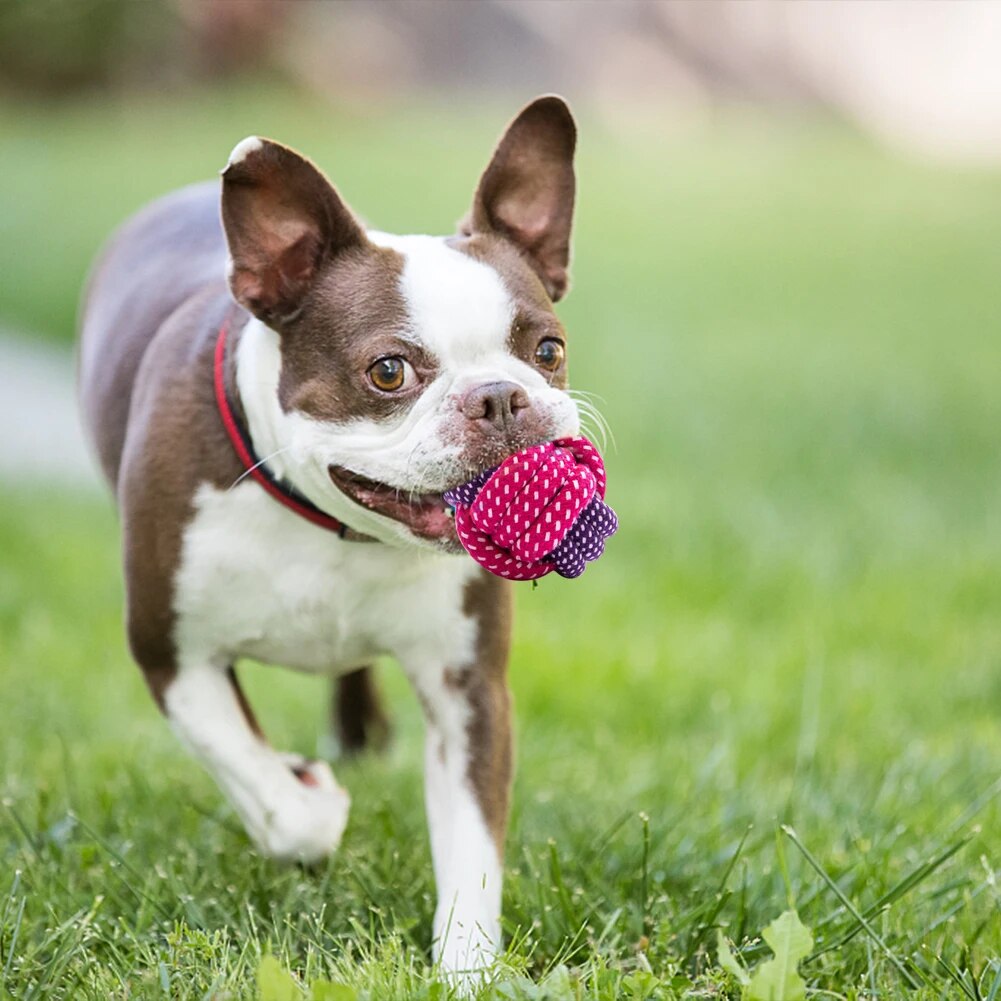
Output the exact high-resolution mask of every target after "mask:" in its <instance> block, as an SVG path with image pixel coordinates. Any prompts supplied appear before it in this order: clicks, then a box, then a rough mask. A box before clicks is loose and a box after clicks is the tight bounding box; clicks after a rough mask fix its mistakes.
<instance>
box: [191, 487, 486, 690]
mask: <svg viewBox="0 0 1001 1001" xmlns="http://www.w3.org/2000/svg"><path fill="white" fill-rule="evenodd" d="M195 508H196V514H195V516H194V518H193V519H192V520H191V522H190V523H189V524H188V526H187V528H186V529H185V532H184V539H183V546H182V557H181V564H180V567H179V569H178V573H177V578H176V589H175V601H174V607H175V610H176V612H177V626H176V632H175V639H176V643H177V648H178V655H179V657H180V658H181V659H182V661H183V660H191V661H205V660H210V661H223V660H232V659H234V658H236V657H241V656H242V657H252V658H254V659H257V660H262V661H266V662H271V663H277V664H281V665H283V666H286V667H294V668H299V669H301V670H307V671H320V672H336V671H344V670H348V669H350V668H352V667H355V666H358V665H360V664H362V663H365V662H366V661H368V660H369V659H370V658H372V657H375V656H379V655H381V654H392V655H394V656H396V657H398V658H400V659H401V660H407V659H416V660H418V661H426V660H432V661H438V662H444V663H453V664H455V663H459V662H461V661H465V660H466V659H467V658H468V657H469V656H470V655H471V652H472V647H473V644H474V627H473V623H472V622H471V620H470V619H469V618H468V617H467V616H466V615H465V614H464V613H463V597H464V590H465V586H466V584H467V582H468V581H469V580H470V578H471V576H472V572H473V571H472V570H471V562H470V561H466V560H464V559H462V558H461V557H454V556H441V555H437V554H434V553H425V552H422V551H418V550H401V549H396V548H392V547H389V546H385V545H382V544H380V543H366V542H345V541H343V540H341V539H339V538H337V537H336V536H334V535H333V534H331V533H329V532H327V531H326V530H324V529H320V528H317V527H316V526H314V525H312V524H310V523H308V522H306V521H305V520H303V519H302V518H300V517H298V516H297V515H296V514H294V513H292V512H290V511H288V510H287V509H286V508H284V507H282V506H281V505H279V504H277V503H275V501H274V500H273V499H271V498H270V497H268V496H267V494H265V493H264V491H262V490H261V489H260V487H259V486H258V485H257V484H256V483H251V482H246V483H242V484H240V485H239V486H237V487H235V488H234V489H232V490H227V491H221V490H216V489H213V488H211V487H208V486H203V487H201V488H200V490H199V492H198V494H197V495H196V499H195Z"/></svg>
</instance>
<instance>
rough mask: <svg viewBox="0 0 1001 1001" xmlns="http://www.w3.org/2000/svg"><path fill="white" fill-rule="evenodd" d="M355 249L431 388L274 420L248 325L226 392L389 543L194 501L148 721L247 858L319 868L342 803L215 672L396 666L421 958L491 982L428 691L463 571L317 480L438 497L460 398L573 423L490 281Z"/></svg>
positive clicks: (464, 837)
mask: <svg viewBox="0 0 1001 1001" xmlns="http://www.w3.org/2000/svg"><path fill="white" fill-rule="evenodd" d="M259 146H260V141H259V140H257V139H256V138H252V139H248V140H244V142H242V143H240V144H239V145H238V146H237V147H236V149H235V150H234V151H233V156H232V157H231V159H230V162H231V163H234V162H238V161H239V159H241V158H242V157H244V156H247V155H248V154H249V153H250V152H252V151H253V150H254V149H257V148H259ZM371 236H372V239H373V240H374V241H375V242H377V243H380V244H381V245H383V246H388V247H392V248H393V249H395V250H397V251H398V252H399V253H401V254H403V256H404V267H403V272H402V277H401V284H400V290H401V293H402V294H403V297H404V299H405V301H406V304H407V310H408V316H407V322H406V326H405V329H403V330H400V331H398V332H397V333H398V335H399V336H400V337H401V338H402V339H404V340H411V341H417V342H419V343H420V344H421V345H422V346H423V348H424V349H425V350H426V351H428V352H430V353H432V354H433V355H434V356H435V358H436V359H437V362H438V375H437V376H436V378H435V380H434V381H433V382H432V383H431V384H430V385H429V386H427V387H425V389H424V391H423V392H422V393H421V395H420V397H419V398H418V399H417V401H416V402H415V403H414V405H413V406H412V407H411V408H410V409H409V410H408V411H407V412H406V413H404V414H403V415H402V416H400V417H398V418H396V419H393V420H387V421H374V420H369V419H362V418H358V419H354V420H350V421H346V422H344V423H333V422H323V421H318V420H315V419H312V418H309V417H307V416H306V415H304V414H301V413H286V412H285V411H284V410H283V409H282V407H281V405H280V403H279V400H278V381H279V376H280V374H281V345H280V342H279V337H278V335H277V334H276V333H275V332H274V331H272V330H270V329H269V328H268V327H266V326H265V325H264V324H263V323H260V322H258V321H256V320H255V321H251V322H250V323H249V324H248V325H247V327H246V328H245V329H244V332H243V335H242V337H241V340H240V346H239V352H238V355H237V388H238V391H239V394H240V399H241V402H242V403H243V407H244V410H245V412H246V415H247V422H248V428H249V431H250V435H251V438H252V440H253V443H254V447H255V449H256V451H257V453H258V455H259V456H260V457H261V458H262V459H266V461H267V462H268V464H269V465H270V467H271V468H272V469H273V470H274V471H275V472H276V473H277V474H278V475H279V476H282V477H284V478H285V479H287V480H288V481H289V482H291V483H293V484H294V485H295V486H296V487H297V488H298V489H299V490H300V491H302V492H303V493H304V494H305V495H306V496H307V497H309V498H310V499H311V500H312V501H313V502H314V503H315V504H316V505H317V506H318V507H320V508H321V509H323V510H325V511H327V512H329V513H330V514H332V515H333V516H334V517H336V518H338V519H340V520H342V521H344V522H345V523H346V524H348V525H350V526H351V527H352V528H354V529H356V530H358V531H360V532H363V533H365V534H367V535H371V536H373V537H374V538H376V539H379V540H381V541H383V542H386V543H390V544H389V545H373V544H366V543H357V542H345V541H344V540H342V539H340V538H339V537H338V536H336V535H335V534H333V533H331V532H325V531H323V530H321V529H319V528H317V527H316V526H315V525H312V524H310V523H308V522H307V521H305V520H304V519H302V518H300V517H299V516H298V515H296V514H294V513H293V512H291V511H289V510H288V509H287V508H285V507H283V506H282V505H280V504H277V503H276V502H275V501H274V500H273V499H272V498H271V497H269V496H268V495H267V494H266V493H265V492H264V491H263V490H262V489H261V488H260V487H259V486H258V485H257V484H256V483H254V482H252V481H249V480H246V481H243V482H241V483H239V484H238V485H236V486H234V487H233V488H231V489H229V490H219V489H216V488H213V487H210V486H208V485H203V486H202V487H201V489H200V490H199V491H198V493H197V495H196V496H195V498H194V506H195V514H194V516H193V518H192V520H191V521H190V523H189V524H188V525H187V527H186V528H185V531H184V536H183V540H182V554H181V562H180V566H179V568H178V572H177V577H176V582H175V583H176V596H175V609H176V612H177V625H176V629H175V642H176V645H177V650H178V661H179V664H180V670H179V673H178V676H177V678H176V679H175V680H174V682H173V683H172V684H171V686H170V687H169V688H168V690H167V693H166V697H165V707H166V710H167V713H168V715H169V717H170V719H171V721H172V723H173V725H174V727H175V729H176V730H177V732H178V733H179V735H180V736H181V738H182V739H183V740H184V741H185V743H187V744H188V746H189V747H191V748H192V750H193V751H194V752H195V753H196V754H197V755H198V756H199V757H200V758H201V759H202V761H203V762H204V763H205V765H206V766H207V767H208V768H209V769H210V771H211V772H212V773H213V775H214V776H215V778H216V780H217V781H218V783H219V785H220V786H221V788H222V789H223V791H224V792H225V794H226V795H227V796H228V797H229V799H230V801H231V802H232V803H233V805H234V807H235V809H236V810H237V811H238V812H239V814H240V816H241V818H242V819H243V821H244V823H245V824H246V826H247V829H248V831H249V832H250V834H251V836H252V837H253V838H254V840H255V841H256V842H257V844H258V845H259V846H260V847H261V849H262V850H263V851H265V852H267V853H269V854H272V855H276V856H279V857H285V858H302V859H311V858H316V857H319V856H321V855H323V854H325V853H326V852H328V851H331V850H332V849H333V848H334V847H336V845H337V843H338V842H339V840H340V837H341V834H342V832H343V830H344V825H345V823H346V819H347V812H348V797H347V794H346V793H345V792H344V791H343V790H342V789H340V788H339V787H338V786H337V783H336V782H335V780H334V778H333V775H332V774H330V772H329V769H326V768H325V766H322V765H319V764H316V763H313V764H312V765H310V766H309V767H310V773H311V775H312V776H313V779H314V781H315V782H316V783H317V784H316V786H306V785H304V784H303V783H302V782H300V781H299V780H298V779H297V778H296V777H295V776H294V774H293V772H292V767H294V766H298V767H301V766H302V764H303V762H302V761H301V760H300V759H297V758H294V756H293V757H292V758H290V757H289V756H288V755H284V754H281V753H279V752H277V751H274V750H273V749H271V748H270V747H268V746H267V745H266V744H265V743H264V742H263V741H261V740H260V739H259V738H257V737H256V736H255V735H254V734H253V732H252V731H251V729H250V727H249V726H248V725H247V723H246V721H245V719H244V717H243V714H242V712H241V710H240V707H239V704H238V702H237V699H236V696H235V693H234V691H233V688H232V686H231V685H230V683H229V680H228V679H227V677H226V674H225V671H226V668H227V666H228V665H230V664H232V663H233V662H234V661H235V660H236V659H238V658H240V657H251V658H255V659H259V660H264V661H269V662H276V663H280V664H283V665H285V666H289V667H297V668H300V669H303V670H308V671H317V672H324V673H336V672H338V671H345V670H348V669H350V668H353V667H356V666H358V665H361V664H364V663H368V662H370V661H371V660H372V658H374V657H377V656H379V655H382V654H389V655H393V656H395V657H396V658H397V659H398V660H399V661H400V663H401V664H402V665H403V668H404V670H405V671H406V673H407V674H408V676H409V677H410V679H411V681H412V682H413V684H414V686H415V688H417V689H418V691H419V692H420V693H421V695H422V702H423V704H424V706H425V709H426V714H427V718H428V732H427V749H426V761H425V766H426V778H427V784H426V802H427V811H428V820H429V824H430V830H431V844H432V854H433V857H434V868H435V878H436V881H437V885H438V891H439V901H438V906H437V910H436V912H435V919H434V937H435V950H436V956H437V957H438V959H439V960H440V961H441V963H442V965H443V967H444V968H445V969H446V970H448V971H450V972H453V973H458V974H460V975H461V973H462V971H467V972H468V971H476V970H481V969H483V968H485V967H486V966H487V965H489V963H490V962H491V960H492V958H493V956H494V955H495V954H496V951H497V950H498V949H499V947H500V937H501V936H500V901H501V880H502V868H501V860H500V858H499V856H498V851H497V846H496V845H495V843H494V840H493V838H492V837H491V835H490V832H489V831H488V829H487V826H486V823H485V821H484V818H483V814H482V810H481V808H480V805H479V803H478V802H477V799H476V795H475V793H474V791H473V788H472V786H471V784H470V778H469V760H470V748H469V746H468V741H469V737H468V722H469V718H468V713H469V711H470V710H469V703H468V698H467V697H466V695H465V694H464V693H463V692H462V691H460V690H456V689H455V687H454V686H450V685H449V684H447V683H446V680H445V671H446V669H449V668H451V669H462V668H464V667H467V666H470V665H472V664H473V658H474V655H475V640H476V627H475V624H474V621H473V620H472V619H471V618H469V617H467V616H466V615H465V614H464V612H463V597H464V593H465V589H466V586H467V584H468V583H469V582H470V580H472V578H473V576H474V575H475V574H476V573H478V572H479V571H478V570H477V568H476V566H475V564H474V563H473V562H472V561H471V560H469V559H468V558H467V557H465V556H455V555H448V554H445V553H442V552H440V551H429V550H427V549H419V548H415V544H417V545H420V543H419V542H418V540H416V539H415V538H414V537H412V536H411V534H410V532H409V530H407V529H406V528H404V527H403V526H402V525H400V524H399V523H397V522H395V521H393V520H391V519H389V518H386V517H384V516H382V515H379V514H376V513H374V512H372V511H369V510H367V509H365V508H363V507H360V506H359V505H357V504H355V503H354V502H353V501H351V500H350V499H349V498H347V497H346V496H345V495H344V494H342V493H341V492H340V491H339V490H337V489H336V488H335V487H334V485H333V482H332V481H331V479H330V476H329V473H328V466H329V465H330V464H332V463H335V464H338V465H344V466H348V467H349V468H351V469H353V470H355V471H356V472H358V473H361V474H362V475H364V476H368V477H370V478H372V479H376V480H380V481H382V482H384V483H388V484H390V485H392V486H396V487H398V488H400V489H401V490H408V489H412V490H415V491H420V492H428V491H432V490H436V491H438V490H442V489H444V488H446V487H448V486H451V485H453V484H454V483H455V482H456V481H457V479H459V478H461V476H462V474H463V473H467V472H468V470H464V469H463V468H462V466H461V460H460V454H459V449H458V447H457V446H456V445H455V444H454V442H453V438H454V436H455V425H456V424H457V423H458V424H460V426H461V421H458V420H457V408H458V401H459V399H460V398H461V396H462V394H463V393H464V392H465V391H466V390H467V389H468V388H470V387H472V386H475V385H477V384H480V383H484V382H491V381H496V380H507V381H511V382H514V383H516V384H517V385H519V386H521V387H522V388H523V389H524V391H525V392H526V393H527V394H528V395H529V397H530V398H531V400H532V402H533V404H534V406H535V407H536V408H538V409H539V411H540V412H542V413H544V414H547V415H548V418H549V424H550V427H551V436H552V437H554V438H555V437H560V436H562V435H569V434H576V433H577V432H578V430H579V420H578V416H577V410H576V407H575V405H574V404H573V402H572V401H571V400H570V398H569V397H568V396H567V395H566V394H565V393H563V392H561V391H559V390H556V389H553V388H552V387H551V386H550V385H549V384H548V382H547V380H546V379H545V378H544V377H543V375H542V374H541V373H540V372H539V371H537V370H536V369H534V368H533V367H532V366H530V365H527V364H526V363H524V362H522V361H520V360H518V359H517V358H514V357H513V356H512V355H511V354H510V353H509V351H508V348H507V341H508V335H509V330H510V326H511V322H512V318H513V311H514V307H513V303H512V299H511V296H510V294H509V293H508V291H507V289H506V288H505V287H504V283H503V281H502V280H501V278H500V276H499V275H498V274H497V272H496V271H494V270H493V269H492V268H490V267H488V266H487V265H486V264H483V263H481V262H478V261H475V260H473V259H472V258H470V257H468V256H467V255H464V254H462V253H460V252H458V251H455V250H453V249H451V248H450V247H448V246H447V245H446V243H445V242H444V241H443V240H441V239H437V238H432V237H425V236H417V237H392V236H387V235H385V234H371ZM373 360H374V359H373ZM359 378H364V373H359ZM450 432H451V434H450Z"/></svg>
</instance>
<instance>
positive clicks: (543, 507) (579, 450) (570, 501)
mask: <svg viewBox="0 0 1001 1001" xmlns="http://www.w3.org/2000/svg"><path fill="white" fill-rule="evenodd" d="M444 496H445V502H446V503H447V504H450V505H451V506H452V507H453V508H455V528H456V531H457V532H458V535H459V541H460V542H461V543H462V544H463V546H464V547H465V549H466V552H468V553H469V555H470V556H472V557H473V559H474V560H476V562H477V563H479V564H480V566H483V567H485V568H486V569H487V570H489V571H490V572H491V573H492V574H496V575H497V576H498V577H507V578H508V579H509V580H535V578H537V577H543V576H545V575H546V574H547V573H551V572H552V571H553V570H555V571H556V572H557V573H558V574H560V576H562V577H579V576H580V575H581V574H582V573H583V572H584V568H585V567H586V565H587V563H588V562H589V561H591V560H596V559H597V558H598V557H599V556H600V555H601V554H602V552H604V549H605V539H607V538H608V537H609V536H611V535H612V534H613V533H614V532H615V530H616V529H617V528H618V527H619V523H618V520H617V519H616V517H615V512H614V511H613V510H612V509H611V508H610V507H609V506H608V505H607V504H606V503H605V464H604V463H603V462H602V461H601V456H600V455H599V454H598V450H597V449H596V448H595V447H594V445H592V444H591V442H589V441H588V440H587V438H560V439H559V440H558V441H554V442H550V443H548V444H546V445H533V446H532V447H531V448H526V449H524V450H523V451H521V452H516V453H515V454H514V455H511V456H508V458H506V459H505V460H504V461H503V462H502V463H501V464H500V465H499V466H496V467H495V468H494V469H488V470H486V472H483V473H480V474H479V476H477V477H475V478H474V479H472V480H470V481H469V482H468V483H465V484H463V485H462V486H461V487H456V488H455V489H453V490H449V491H447V492H446V493H445V495H444Z"/></svg>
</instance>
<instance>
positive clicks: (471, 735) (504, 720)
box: [408, 578, 511, 983]
mask: <svg viewBox="0 0 1001 1001" xmlns="http://www.w3.org/2000/svg"><path fill="white" fill-rule="evenodd" d="M494 581H496V578H494ZM498 584H500V586H496V585H495V584H494V583H492V582H491V583H488V584H486V585H485V586H484V587H482V588H478V589H477V590H478V591H480V592H481V594H482V596H483V598H484V599H489V601H486V602H485V603H484V604H482V605H481V606H480V608H479V609H477V611H476V615H475V620H476V622H477V630H478V639H477V643H476V654H475V656H474V658H473V660H472V662H471V663H468V664H465V665H462V666H458V667H455V666H446V665H444V664H441V663H431V662H428V663H423V664H416V665H413V670H408V673H409V674H410V675H411V678H412V680H413V682H414V685H415V687H416V688H417V691H418V694H419V696H420V700H421V704H422V706H423V708H424V714H425V719H426V725H427V735H426V743H425V801H426V806H427V815H428V825H429V828H430V836H431V853H432V857H433V861H434V874H435V882H436V884H437V891H438V903H437V908H436V910H435V917H434V929H433V935H434V955H435V959H436V960H437V961H438V962H440V964H441V966H442V968H443V969H444V970H445V971H446V972H447V973H449V974H451V975H453V976H456V977H457V978H458V979H459V980H461V981H462V982H467V983H468V982H471V981H472V980H475V979H476V978H477V975H478V973H479V971H481V970H483V969H484V968H485V967H487V966H489V965H490V963H491V962H492V960H493V958H494V957H495V956H496V955H497V953H498V952H499V950H500V946H501V933H500V912H501V882H502V869H503V846H504V835H505V831H506V827H507V812H508V800H509V794H510V785H511V719H510V695H509V693H508V688H507V653H508V633H509V618H510V610H509V594H508V591H507V589H506V586H505V585H504V584H503V583H501V582H498Z"/></svg>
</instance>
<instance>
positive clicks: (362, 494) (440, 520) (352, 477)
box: [327, 466, 458, 545]
mask: <svg viewBox="0 0 1001 1001" xmlns="http://www.w3.org/2000/svg"><path fill="white" fill-rule="evenodd" d="M327 468H328V471H329V473H330V479H331V480H332V481H333V483H334V486H335V487H337V489H338V490H340V491H341V492H342V493H344V494H346V495H347V496H348V497H349V498H350V499H351V500H353V501H354V502H355V503H356V504H360V505H361V506H362V507H364V508H367V509H368V510H369V511H374V512H375V513H376V514H381V515H384V516H385V517H387V518H392V519H393V521H398V522H400V523H401V524H402V525H405V526H406V527H407V528H409V529H410V531H411V532H413V534H414V535H416V536H418V537H419V538H422V539H427V540H429V541H432V542H441V543H446V544H451V543H455V544H456V545H457V544H458V536H457V535H456V534H455V519H454V518H453V517H452V513H451V510H450V508H449V507H448V505H447V504H446V503H445V501H444V499H443V498H442V495H441V494H440V493H430V494H422V493H414V492H413V491H409V490H401V489H399V488H398V487H391V486H390V485H389V484H388V483H380V482H379V481H378V480H370V479H369V478H368V477H367V476H362V475H361V474H359V473H356V472H353V471H352V470H350V469H346V468H345V467H344V466H328V467H327Z"/></svg>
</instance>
